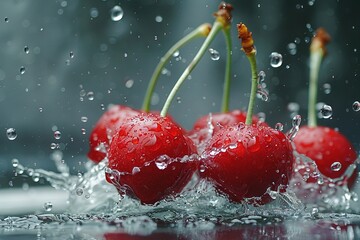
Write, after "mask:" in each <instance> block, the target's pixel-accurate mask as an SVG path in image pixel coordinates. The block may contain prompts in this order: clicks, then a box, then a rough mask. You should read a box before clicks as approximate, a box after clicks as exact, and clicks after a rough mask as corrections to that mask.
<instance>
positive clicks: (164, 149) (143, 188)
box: [106, 113, 197, 204]
mask: <svg viewBox="0 0 360 240" xmlns="http://www.w3.org/2000/svg"><path fill="white" fill-rule="evenodd" d="M195 153H196V148H195V146H194V144H193V143H192V141H191V140H190V139H189V138H188V137H186V136H185V135H184V134H183V132H182V129H181V128H180V127H178V126H177V124H175V123H174V122H172V121H171V120H170V119H169V118H167V117H161V116H159V115H155V114H151V113H141V114H139V115H137V116H135V117H133V118H130V119H128V120H127V121H126V122H125V123H123V124H122V125H121V126H120V127H119V129H118V131H117V133H116V135H115V136H114V137H113V140H112V142H111V144H110V148H109V168H110V169H111V170H113V173H112V174H111V173H107V175H106V177H107V180H108V182H110V183H112V184H114V185H115V186H116V187H117V188H118V191H119V193H120V194H128V195H130V196H133V197H136V198H138V199H139V200H140V201H141V202H142V203H145V204H154V203H156V202H158V201H159V200H161V199H164V198H166V197H167V196H170V195H175V194H178V193H179V192H181V190H182V189H183V188H184V187H185V185H186V184H187V183H188V182H189V180H190V178H191V176H192V175H193V173H194V171H195V170H196V167H197V163H196V161H195V160H194V161H191V160H189V159H188V160H184V157H185V156H191V155H193V154H195ZM114 170H116V171H117V173H119V174H120V175H116V174H115V175H114V172H115V173H116V171H114ZM114 176H115V178H114ZM117 176H119V177H117Z"/></svg>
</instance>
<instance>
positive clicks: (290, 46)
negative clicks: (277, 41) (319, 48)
mask: <svg viewBox="0 0 360 240" xmlns="http://www.w3.org/2000/svg"><path fill="white" fill-rule="evenodd" d="M287 50H288V52H289V53H290V55H295V54H296V52H297V49H296V44H295V43H289V44H288V45H287Z"/></svg>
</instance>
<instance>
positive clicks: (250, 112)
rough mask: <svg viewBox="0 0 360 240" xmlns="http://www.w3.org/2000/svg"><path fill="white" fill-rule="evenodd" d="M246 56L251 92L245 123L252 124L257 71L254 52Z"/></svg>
mask: <svg viewBox="0 0 360 240" xmlns="http://www.w3.org/2000/svg"><path fill="white" fill-rule="evenodd" d="M246 56H247V58H248V59H249V62H250V66H251V92H250V101H249V106H248V110H247V115H246V121H245V124H247V125H251V124H252V116H253V113H254V105H255V99H256V91H257V85H258V73H257V66H256V58H255V52H252V53H250V54H247V55H246Z"/></svg>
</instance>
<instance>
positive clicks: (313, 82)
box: [308, 28, 331, 127]
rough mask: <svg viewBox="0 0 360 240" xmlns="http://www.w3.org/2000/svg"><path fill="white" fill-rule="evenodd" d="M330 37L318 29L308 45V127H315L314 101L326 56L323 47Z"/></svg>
mask: <svg viewBox="0 0 360 240" xmlns="http://www.w3.org/2000/svg"><path fill="white" fill-rule="evenodd" d="M330 39H331V37H330V35H329V34H328V33H327V32H326V30H325V29H324V28H318V29H317V30H316V34H315V36H314V37H313V39H312V41H311V44H310V82H309V102H308V126H309V127H316V126H317V117H316V101H317V89H318V78H319V70H320V65H321V62H322V59H323V58H324V56H325V54H326V48H325V45H326V44H328V43H329V42H330Z"/></svg>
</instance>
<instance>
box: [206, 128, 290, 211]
mask: <svg viewBox="0 0 360 240" xmlns="http://www.w3.org/2000/svg"><path fill="white" fill-rule="evenodd" d="M234 144H236V145H234ZM234 146H236V147H234ZM221 148H223V149H226V150H225V151H220V152H219V153H217V154H215V155H214V154H211V152H212V151H213V150H216V149H221ZM205 156H206V157H205V159H203V164H204V166H205V171H204V172H202V173H201V175H202V177H205V178H207V179H208V180H209V181H211V182H212V183H213V184H214V185H215V187H216V189H217V190H218V191H220V192H222V193H224V194H226V195H227V196H228V197H229V199H230V200H232V201H235V202H242V201H243V200H244V199H245V198H253V197H256V198H257V199H252V200H251V201H250V203H254V204H265V203H267V202H270V201H271V200H272V199H271V198H270V196H269V195H268V194H265V192H266V191H267V189H268V188H270V189H271V190H273V191H278V188H281V189H280V191H285V189H286V186H287V184H288V181H289V179H290V177H291V174H292V171H293V165H294V156H293V151H292V147H291V144H290V141H289V140H288V139H287V138H286V136H285V135H284V134H283V133H282V132H280V131H277V130H275V129H272V128H270V127H267V126H256V125H255V124H253V125H251V126H250V125H245V124H241V123H240V124H239V125H236V126H235V125H234V126H228V127H225V128H223V129H221V130H219V132H217V133H216V134H215V135H214V136H213V138H212V139H211V140H210V142H209V144H208V145H207V147H206V149H205Z"/></svg>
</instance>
